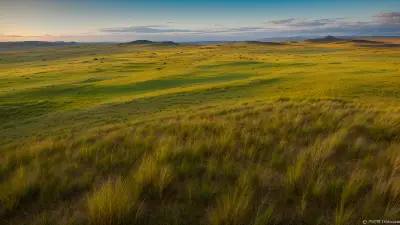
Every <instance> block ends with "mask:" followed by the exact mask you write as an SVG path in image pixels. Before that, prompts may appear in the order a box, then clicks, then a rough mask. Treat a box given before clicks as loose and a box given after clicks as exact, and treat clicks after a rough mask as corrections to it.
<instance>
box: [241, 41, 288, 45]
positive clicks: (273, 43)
mask: <svg viewBox="0 0 400 225" xmlns="http://www.w3.org/2000/svg"><path fill="white" fill-rule="evenodd" d="M245 43H247V44H258V45H286V43H282V42H267V41H245Z"/></svg>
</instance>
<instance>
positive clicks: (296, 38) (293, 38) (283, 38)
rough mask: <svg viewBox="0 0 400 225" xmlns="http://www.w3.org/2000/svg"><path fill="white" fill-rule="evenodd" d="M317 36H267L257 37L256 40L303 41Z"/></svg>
mask: <svg viewBox="0 0 400 225" xmlns="http://www.w3.org/2000/svg"><path fill="white" fill-rule="evenodd" d="M311 38H317V36H307V37H305V36H292V37H269V38H262V39H258V40H257V41H264V42H292V41H296V42H299V41H305V40H307V39H311Z"/></svg>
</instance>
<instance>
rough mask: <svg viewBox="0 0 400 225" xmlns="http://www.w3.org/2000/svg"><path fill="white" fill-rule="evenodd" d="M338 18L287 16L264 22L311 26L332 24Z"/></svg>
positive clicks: (291, 25)
mask: <svg viewBox="0 0 400 225" xmlns="http://www.w3.org/2000/svg"><path fill="white" fill-rule="evenodd" d="M338 20H339V19H317V20H305V19H295V18H287V19H282V20H272V21H266V22H264V23H266V24H273V25H284V26H290V27H299V26H301V27H312V26H324V25H328V24H332V23H335V22H337V21H338Z"/></svg>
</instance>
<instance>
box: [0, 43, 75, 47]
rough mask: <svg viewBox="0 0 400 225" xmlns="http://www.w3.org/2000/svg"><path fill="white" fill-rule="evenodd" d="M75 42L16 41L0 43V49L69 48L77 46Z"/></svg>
mask: <svg viewBox="0 0 400 225" xmlns="http://www.w3.org/2000/svg"><path fill="white" fill-rule="evenodd" d="M77 44H78V43H76V42H63V41H57V42H48V41H17V42H0V48H22V47H50V46H70V45H77Z"/></svg>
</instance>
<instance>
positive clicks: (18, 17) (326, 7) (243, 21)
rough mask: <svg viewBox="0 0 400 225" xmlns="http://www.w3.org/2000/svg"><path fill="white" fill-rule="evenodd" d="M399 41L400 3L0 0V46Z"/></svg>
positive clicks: (338, 0)
mask: <svg viewBox="0 0 400 225" xmlns="http://www.w3.org/2000/svg"><path fill="white" fill-rule="evenodd" d="M327 34H331V35H400V0H379V1H378V0H278V1H277V0H264V1H261V0H247V1H246V0H230V1H222V0H196V1H183V0H147V1H140V0H129V1H128V0H114V1H110V0H1V1H0V41H13V40H63V41H130V40H135V39H150V40H173V41H199V40H253V39H259V38H264V37H276V36H298V35H327Z"/></svg>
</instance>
